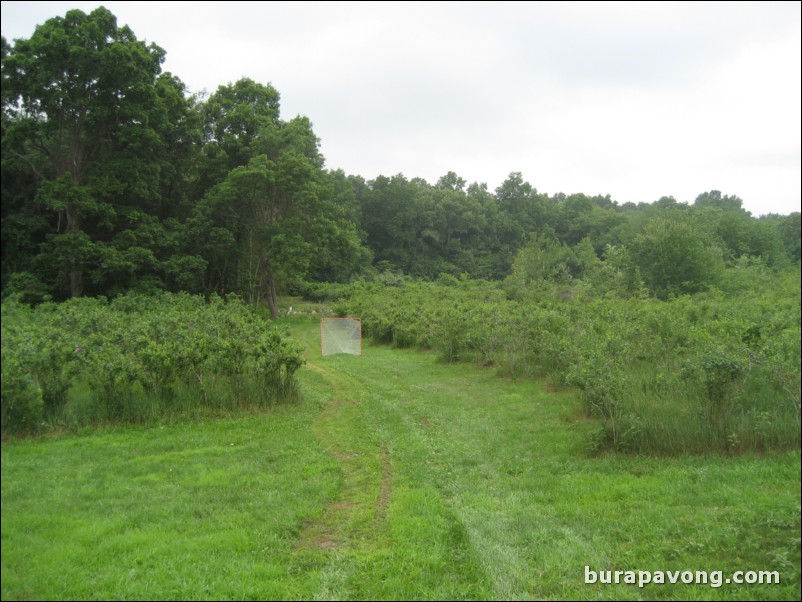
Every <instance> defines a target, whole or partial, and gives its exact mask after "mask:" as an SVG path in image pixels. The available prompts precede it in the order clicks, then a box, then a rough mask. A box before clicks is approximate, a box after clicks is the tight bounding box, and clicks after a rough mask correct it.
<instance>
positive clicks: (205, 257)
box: [0, 7, 800, 314]
mask: <svg viewBox="0 0 802 602" xmlns="http://www.w3.org/2000/svg"><path fill="white" fill-rule="evenodd" d="M164 57H165V51H164V50H163V49H162V48H160V47H159V46H157V45H156V44H152V43H151V44H146V43H145V42H142V41H140V40H138V39H137V38H136V36H135V35H134V33H133V32H132V31H131V30H130V28H128V27H127V26H124V25H123V26H120V25H118V23H117V20H116V18H115V17H114V15H113V14H112V13H111V12H109V11H108V10H107V9H105V8H102V7H101V8H98V9H95V10H93V11H92V12H91V13H89V14H86V13H84V12H82V11H80V10H71V11H69V12H68V13H67V14H66V15H65V16H64V17H55V18H52V19H50V20H48V21H47V22H45V23H44V24H42V25H40V26H39V27H37V28H36V30H35V31H34V32H33V34H32V35H31V37H30V38H27V39H19V40H15V41H14V42H13V44H9V43H8V42H7V41H6V40H5V39H3V41H2V80H3V86H2V183H0V193H2V270H1V275H2V288H3V291H4V294H8V293H12V292H16V293H20V294H22V295H23V297H24V298H26V299H27V300H29V301H34V302H36V301H41V300H43V299H47V298H52V299H57V300H58V299H64V298H67V297H70V296H72V297H75V296H81V295H107V296H109V295H110V296H113V295H116V294H119V293H122V292H125V291H129V290H137V291H151V292H152V291H157V290H168V291H179V290H185V291H190V292H201V293H207V294H208V293H212V292H217V293H223V294H225V293H231V292H234V293H238V294H241V295H243V296H244V297H245V298H247V299H248V300H251V301H253V302H265V303H267V304H268V305H269V306H270V308H271V310H272V311H273V313H274V314H276V313H277V312H278V306H277V301H276V296H277V294H278V293H279V292H280V291H292V290H297V288H298V287H299V286H301V285H302V284H303V283H304V282H309V281H334V282H345V281H349V280H354V279H370V278H376V277H377V276H380V275H381V274H382V272H385V273H393V274H404V275H407V276H412V277H417V278H424V279H434V278H437V277H439V276H440V275H441V274H447V275H451V276H457V277H459V276H463V275H468V276H472V277H476V278H486V279H496V280H502V279H505V278H511V280H510V282H516V283H518V284H517V285H516V286H519V285H522V283H531V282H534V281H549V282H552V283H555V284H560V285H563V284H569V283H571V282H572V281H576V280H579V279H584V280H586V281H588V282H590V281H593V282H595V283H596V284H597V285H598V286H602V284H601V283H602V282H604V283H605V284H604V285H603V286H605V287H608V288H609V290H615V291H618V293H619V294H630V293H633V292H634V291H641V290H642V287H643V286H645V287H646V288H647V289H648V290H649V291H650V292H651V293H652V294H654V295H656V296H659V297H664V298H665V297H668V296H671V295H677V294H684V293H693V292H696V291H702V290H707V289H709V288H711V287H716V286H718V285H720V279H721V277H722V274H723V273H724V272H723V270H726V269H727V268H729V267H730V266H736V265H740V266H743V265H744V264H743V261H744V260H746V259H748V260H749V261H752V262H760V263H761V264H762V265H764V266H765V267H766V268H768V269H780V268H782V267H784V266H787V265H793V264H798V263H799V260H800V251H799V249H800V228H799V219H800V218H799V213H794V214H792V215H790V216H778V215H771V216H765V217H761V218H755V217H753V216H752V215H750V214H749V213H748V212H746V211H745V210H744V209H743V203H742V200H741V199H740V198H738V197H737V196H734V195H727V194H722V193H721V192H720V191H718V190H710V191H706V192H702V193H701V194H699V195H698V197H697V198H696V199H695V201H694V203H693V204H690V205H689V204H685V203H679V202H677V201H676V199H674V198H673V197H662V198H661V199H659V200H657V201H655V202H652V203H647V202H642V203H638V204H634V203H627V204H625V205H619V204H618V203H617V202H616V201H615V200H614V199H611V198H610V197H609V195H608V196H600V195H597V196H588V195H586V194H583V193H573V194H563V193H557V194H554V195H551V196H549V195H547V194H543V193H540V192H538V190H537V189H536V188H535V186H533V185H532V184H530V183H529V182H527V181H526V179H525V178H524V176H523V174H522V173H521V172H519V171H513V172H511V173H510V174H509V176H508V177H507V178H506V179H505V181H504V182H502V183H501V185H499V186H498V187H497V188H496V189H495V190H492V191H491V190H489V189H488V187H487V185H486V184H484V183H480V182H473V183H469V182H468V180H466V179H465V178H464V177H462V175H458V174H456V173H454V172H448V173H447V174H445V175H443V176H442V177H441V178H440V179H439V180H438V181H437V182H435V183H434V184H430V183H428V182H426V181H425V180H422V179H420V178H414V177H413V178H411V179H410V178H408V177H407V176H405V175H404V174H400V173H399V174H395V175H389V176H387V175H381V176H378V177H376V178H375V179H373V180H370V181H366V180H365V179H364V178H362V177H361V176H359V175H355V174H345V173H343V172H342V171H332V170H327V169H326V167H325V159H324V156H323V154H322V152H321V147H320V141H319V140H318V138H317V136H316V135H315V133H314V130H313V126H312V122H311V121H310V119H309V118H307V117H305V116H297V117H295V118H293V119H289V120H286V119H284V118H283V117H282V115H281V110H280V109H281V107H280V95H279V92H278V91H277V90H276V89H275V88H274V87H273V86H272V85H271V84H270V83H267V82H266V83H260V82H256V81H254V80H252V79H250V78H242V79H239V80H237V81H235V82H233V83H228V84H225V85H221V86H220V87H219V88H218V89H217V90H216V91H215V92H213V93H212V94H211V95H209V96H208V98H205V99H204V98H199V97H196V96H192V95H190V94H188V93H187V90H186V87H185V86H184V84H183V83H182V82H181V80H180V79H179V78H178V77H177V76H176V75H174V74H171V73H164V72H162V64H163V61H164Z"/></svg>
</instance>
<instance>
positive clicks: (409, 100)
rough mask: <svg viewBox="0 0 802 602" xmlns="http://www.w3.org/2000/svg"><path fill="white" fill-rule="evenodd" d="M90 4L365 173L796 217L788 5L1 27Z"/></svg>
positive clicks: (507, 9)
mask: <svg viewBox="0 0 802 602" xmlns="http://www.w3.org/2000/svg"><path fill="white" fill-rule="evenodd" d="M100 5H105V6H106V7H107V8H108V9H109V10H111V12H112V13H114V15H116V17H117V20H118V24H120V25H124V24H125V25H129V26H130V27H131V29H132V30H133V31H134V33H135V34H136V36H137V37H138V38H139V39H140V40H146V41H148V42H155V43H156V44H158V45H159V46H161V47H162V48H164V49H165V50H166V51H167V60H166V62H165V64H164V70H165V71H170V72H172V73H173V74H174V75H177V76H178V77H179V78H180V79H181V80H182V81H183V82H184V83H185V84H186V85H187V86H188V88H189V89H190V91H192V92H200V91H202V90H206V91H207V92H209V93H211V92H214V91H215V90H216V89H217V87H218V86H220V85H223V84H227V83H230V82H234V81H236V80H237V79H239V78H240V77H250V78H252V79H254V80H256V81H258V82H260V83H268V82H269V83H271V84H272V85H273V86H274V87H275V88H276V89H277V90H278V91H279V93H280V94H281V108H282V117H283V118H284V119H290V118H292V117H294V116H295V115H297V114H301V115H306V116H307V117H309V118H310V119H311V121H312V123H313V124H314V129H315V133H316V134H317V135H318V137H319V138H320V139H321V148H322V151H323V154H324V155H325V157H326V165H327V167H329V168H332V169H336V168H341V169H343V170H344V171H345V172H347V173H349V174H359V175H361V176H363V177H365V178H366V179H372V178H374V177H376V176H377V175H388V176H389V175H393V174H397V173H403V174H404V175H405V176H407V177H408V178H412V177H422V178H425V179H426V180H428V181H429V182H431V183H434V182H436V181H437V179H438V178H439V177H440V176H442V175H444V174H445V173H447V172H448V171H454V172H456V173H457V174H459V175H460V176H461V177H463V178H464V179H466V180H467V181H468V182H474V181H478V182H485V183H487V185H488V186H489V187H490V189H491V190H493V189H495V188H496V187H497V186H499V185H500V184H501V182H502V181H503V180H504V179H505V178H506V177H507V175H509V173H510V172H513V171H520V172H521V173H522V174H523V177H524V179H526V180H527V181H528V182H530V183H531V184H532V185H533V186H534V187H536V188H537V189H538V191H540V192H545V193H548V194H554V193H557V192H565V193H567V194H570V193H573V192H584V193H586V194H589V195H594V194H602V195H606V194H609V195H610V196H611V197H612V198H613V199H614V200H616V201H618V202H619V203H625V202H627V201H633V202H640V201H643V202H652V201H655V200H657V199H658V198H660V197H661V196H673V197H675V198H676V199H677V200H678V201H681V202H689V203H690V202H693V200H694V199H695V198H696V196H697V195H698V194H699V193H701V192H704V191H708V190H714V189H715V190H720V191H721V192H723V193H724V194H731V195H737V196H739V197H741V198H742V199H743V200H744V206H745V208H746V209H748V210H749V211H751V212H752V213H753V214H754V215H761V214H765V213H782V214H788V213H791V212H793V211H799V210H800V198H801V197H802V192H801V191H800V182H801V181H802V173H801V171H800V163H801V161H802V160H801V159H800V132H802V126H801V125H800V114H802V102H801V101H800V90H801V89H802V84H800V73H802V66H800V56H802V41H801V37H800V36H801V34H800V29H801V27H800V24H801V23H802V16H801V15H800V6H801V5H800V3H799V2H780V3H772V2H761V3H728V2H712V3H698V2H680V3H662V2H658V3H651V2H650V3H637V2H620V3H619V2H613V3H606V2H591V3H548V2H546V3H540V2H538V3H520V2H514V3H503V2H493V3H486V2H448V3H439V2H422V3H416V2H411V3H406V2H398V3H395V2H392V3H384V2H381V3H370V2H355V3H334V2H324V3H316V2H312V3H303V2H298V3H295V2H292V3H282V2H253V3H251V2H208V3H206V2H191V3H190V2H6V1H4V2H2V34H3V36H4V37H5V38H6V39H7V40H9V41H12V40H13V39H16V38H20V37H23V38H27V37H30V36H31V34H32V33H33V31H34V28H35V26H36V25H37V24H41V23H43V22H44V21H46V20H47V19H49V18H51V17H54V16H63V15H64V14H65V13H66V12H67V11H68V10H69V9H72V8H80V9H81V10H83V11H85V12H90V11H91V10H92V9H93V8H95V7H97V6H100Z"/></svg>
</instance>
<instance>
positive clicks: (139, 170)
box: [3, 7, 175, 296]
mask: <svg viewBox="0 0 802 602" xmlns="http://www.w3.org/2000/svg"><path fill="white" fill-rule="evenodd" d="M6 52H7V54H6V56H5V57H4V60H3V102H4V114H5V117H4V131H3V138H4V141H3V150H4V155H5V154H6V153H10V154H11V155H12V156H13V157H14V158H15V159H16V160H17V162H18V165H17V166H18V167H19V165H21V164H24V165H25V167H26V169H27V171H28V172H29V173H30V174H31V177H32V178H33V179H35V180H36V186H35V192H34V199H33V200H34V203H35V206H36V207H37V208H38V211H40V212H41V213H42V214H43V215H44V216H46V217H47V219H48V223H49V229H50V234H49V236H48V239H47V241H46V244H45V245H44V247H43V249H42V253H43V254H44V255H46V257H41V256H40V258H39V259H40V262H39V263H40V265H41V266H49V267H50V269H51V270H52V271H53V272H56V274H52V275H57V273H64V274H65V275H66V278H67V282H68V290H69V294H70V295H72V296H80V295H81V294H82V293H83V291H84V288H85V285H86V274H87V272H88V270H89V269H90V268H92V269H94V270H95V274H94V275H93V280H97V279H98V278H101V277H102V275H101V274H99V273H98V272H97V268H98V266H100V267H102V265H103V263H104V262H106V261H108V260H109V252H110V251H109V250H108V249H107V248H106V247H107V243H108V241H109V240H110V238H111V237H112V236H113V234H114V232H115V230H116V227H117V225H118V223H119V220H120V219H121V218H122V217H123V216H122V213H124V212H121V211H120V210H119V209H120V207H121V206H130V204H131V203H134V204H139V203H147V202H148V201H153V202H156V200H157V199H158V196H159V193H160V190H159V188H160V183H161V180H160V173H161V170H160V169H159V166H158V165H154V163H157V162H158V161H159V160H160V158H162V157H163V155H164V144H165V141H164V139H163V137H162V136H161V133H160V132H159V131H158V130H157V129H156V126H157V125H158V122H159V119H158V118H157V115H156V113H158V112H159V111H162V110H163V109H164V103H163V102H162V99H160V97H159V92H158V90H157V85H156V82H157V78H158V76H159V74H160V72H161V64H162V62H163V60H164V51H163V50H162V49H161V48H159V47H158V46H156V45H154V44H150V45H147V44H145V43H144V42H140V41H138V40H137V39H136V37H135V36H134V34H133V32H132V31H131V30H130V29H129V28H128V27H127V26H123V27H119V26H118V25H117V21H116V18H115V17H114V15H112V14H111V13H110V12H109V11H108V10H107V9H105V8H103V7H100V8H97V9H95V10H94V11H92V12H91V13H90V14H88V15H87V14H85V13H83V12H82V11H80V10H71V11H69V12H68V13H67V14H66V16H65V17H63V18H62V17H56V18H53V19H50V20H48V21H47V22H46V23H44V24H43V25H41V26H39V27H37V28H36V31H35V32H34V34H33V35H32V36H31V37H30V38H29V39H20V40H16V42H15V44H14V46H13V47H12V48H11V49H9V50H7V51H5V50H4V53H6ZM174 83H175V82H173V84H174ZM170 85H171V83H170V82H166V81H165V82H163V87H169V86H170ZM154 122H155V123H154ZM162 123H164V121H162ZM4 201H5V199H4ZM141 208H144V207H141ZM40 255H41V254H40ZM129 259H130V258H129Z"/></svg>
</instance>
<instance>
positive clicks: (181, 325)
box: [2, 293, 302, 435]
mask: <svg viewBox="0 0 802 602" xmlns="http://www.w3.org/2000/svg"><path fill="white" fill-rule="evenodd" d="M301 364H302V360H301V349H300V348H299V347H297V346H296V345H294V344H292V343H290V342H288V341H286V340H284V339H283V338H282V337H281V335H280V334H279V332H278V331H277V329H276V327H275V326H274V325H273V324H272V323H270V322H269V321H267V320H265V319H264V318H261V317H259V316H258V315H257V314H256V313H255V312H254V311H252V310H251V309H250V308H249V307H248V306H247V305H246V304H244V303H243V302H241V301H240V300H239V299H237V298H228V299H222V298H220V297H212V298H211V299H210V300H208V301H207V300H205V299H203V298H202V297H197V296H190V295H186V294H179V295H170V294H166V293H165V294H162V295H160V296H155V297H154V296H147V297H145V296H124V297H119V298H117V299H114V300H113V301H107V300H105V299H90V298H82V299H73V300H71V301H68V302H65V303H60V304H54V303H47V304H43V305H40V306H38V307H36V308H35V309H33V308H30V307H28V306H26V305H23V304H21V303H18V302H17V301H15V300H13V299H8V300H6V301H4V302H3V305H2V430H3V434H4V435H6V434H10V433H29V432H34V431H36V430H38V429H40V428H42V426H43V425H63V424H71V425H75V424H85V423H94V422H104V421H109V422H114V421H131V420H146V419H150V418H153V417H157V416H160V415H164V414H165V413H169V412H172V411H181V410H185V409H187V408H195V407H209V406H212V407H222V408H225V407H235V406H264V405H266V404H270V403H274V402H275V401H277V400H280V399H282V398H286V397H288V396H291V395H292V394H293V391H294V379H293V375H294V374H295V371H296V370H297V369H298V368H299V367H300V366H301Z"/></svg>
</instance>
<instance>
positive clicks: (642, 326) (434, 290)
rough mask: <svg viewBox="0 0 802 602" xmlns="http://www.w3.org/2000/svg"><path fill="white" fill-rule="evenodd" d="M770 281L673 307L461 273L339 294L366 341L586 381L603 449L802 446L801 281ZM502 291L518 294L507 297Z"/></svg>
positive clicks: (508, 371) (513, 371)
mask: <svg viewBox="0 0 802 602" xmlns="http://www.w3.org/2000/svg"><path fill="white" fill-rule="evenodd" d="M619 277H620V278H623V277H622V276H616V278H619ZM765 278H766V279H767V280H764V281H762V282H761V283H760V285H761V286H762V285H763V284H765V285H766V288H765V289H762V288H761V290H760V291H759V292H755V291H753V293H754V294H749V295H744V294H743V291H741V292H740V293H739V294H738V296H737V297H733V298H726V297H723V296H722V295H721V294H718V293H715V294H708V295H701V294H700V295H696V296H694V297H690V296H681V297H676V298H673V299H670V300H666V301H661V300H658V299H654V298H650V297H648V296H641V295H631V296H630V297H629V298H625V299H622V298H620V297H619V296H618V295H613V296H607V295H606V294H605V295H604V296H599V295H598V294H594V293H593V290H592V289H590V290H585V291H582V289H579V288H576V287H574V288H573V289H571V290H573V292H575V293H577V294H573V293H572V294H569V295H561V294H559V291H560V290H561V289H560V288H559V287H557V288H555V289H553V290H554V291H556V292H550V291H549V289H548V288H547V287H545V286H544V284H542V283H541V284H540V285H538V286H539V287H540V288H539V289H537V288H533V287H531V286H530V287H527V286H522V287H521V288H520V289H519V290H521V291H524V292H523V293H518V292H516V291H515V290H511V288H510V283H509V281H508V282H507V283H505V284H504V287H503V289H502V288H501V287H500V286H499V285H496V284H491V283H486V282H480V281H455V280H453V279H451V280H450V281H447V282H446V281H442V282H441V283H439V284H430V283H407V284H405V285H401V286H393V287H388V286H381V285H378V284H370V285H368V284H354V285H352V286H351V290H350V296H349V295H348V291H346V290H344V289H342V288H339V289H338V295H339V296H340V297H343V298H342V300H341V301H340V303H339V305H338V308H339V309H338V311H339V312H340V313H341V314H342V315H358V316H361V317H362V321H363V333H364V334H365V336H368V337H371V338H373V339H374V340H376V341H378V342H383V343H391V344H394V345H395V346H398V347H408V346H419V347H424V348H429V349H434V350H436V351H437V352H438V354H439V356H440V357H441V358H442V359H443V360H446V361H455V360H460V361H475V362H477V363H480V364H482V365H494V366H496V367H497V369H498V371H499V373H500V374H502V375H505V376H516V377H521V376H538V377H550V378H551V379H553V380H555V381H557V382H558V383H560V384H562V385H569V386H573V387H576V388H577V389H578V390H579V391H580V393H581V397H582V399H583V401H584V404H585V411H586V413H587V414H588V415H589V416H592V417H594V418H596V419H598V420H599V424H600V431H599V433H598V434H597V435H595V436H594V437H593V438H592V440H591V441H590V442H589V447H590V448H592V449H595V450H597V451H601V450H605V449H615V450H620V451H627V452H646V453H658V454H677V453H706V452H711V451H724V452H744V451H749V450H764V449H787V448H795V447H798V446H799V439H800V420H799V415H800V411H799V399H800V396H799V364H800V361H799V353H800V352H799V347H800V344H799V339H800V320H799V315H800V313H799V312H800V310H799V297H800V293H799V281H798V274H797V275H794V274H791V273H789V274H779V275H776V274H774V275H772V274H771V273H770V272H768V273H766V275H765ZM619 282H620V281H619ZM604 288H606V286H605V287H604ZM538 290H539V291H540V293H539V294H537V293H536V292H535V291H538ZM505 291H508V292H510V291H511V292H515V293H516V294H515V296H514V298H512V299H511V298H508V297H507V296H506V295H505ZM527 291H529V292H527Z"/></svg>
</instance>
